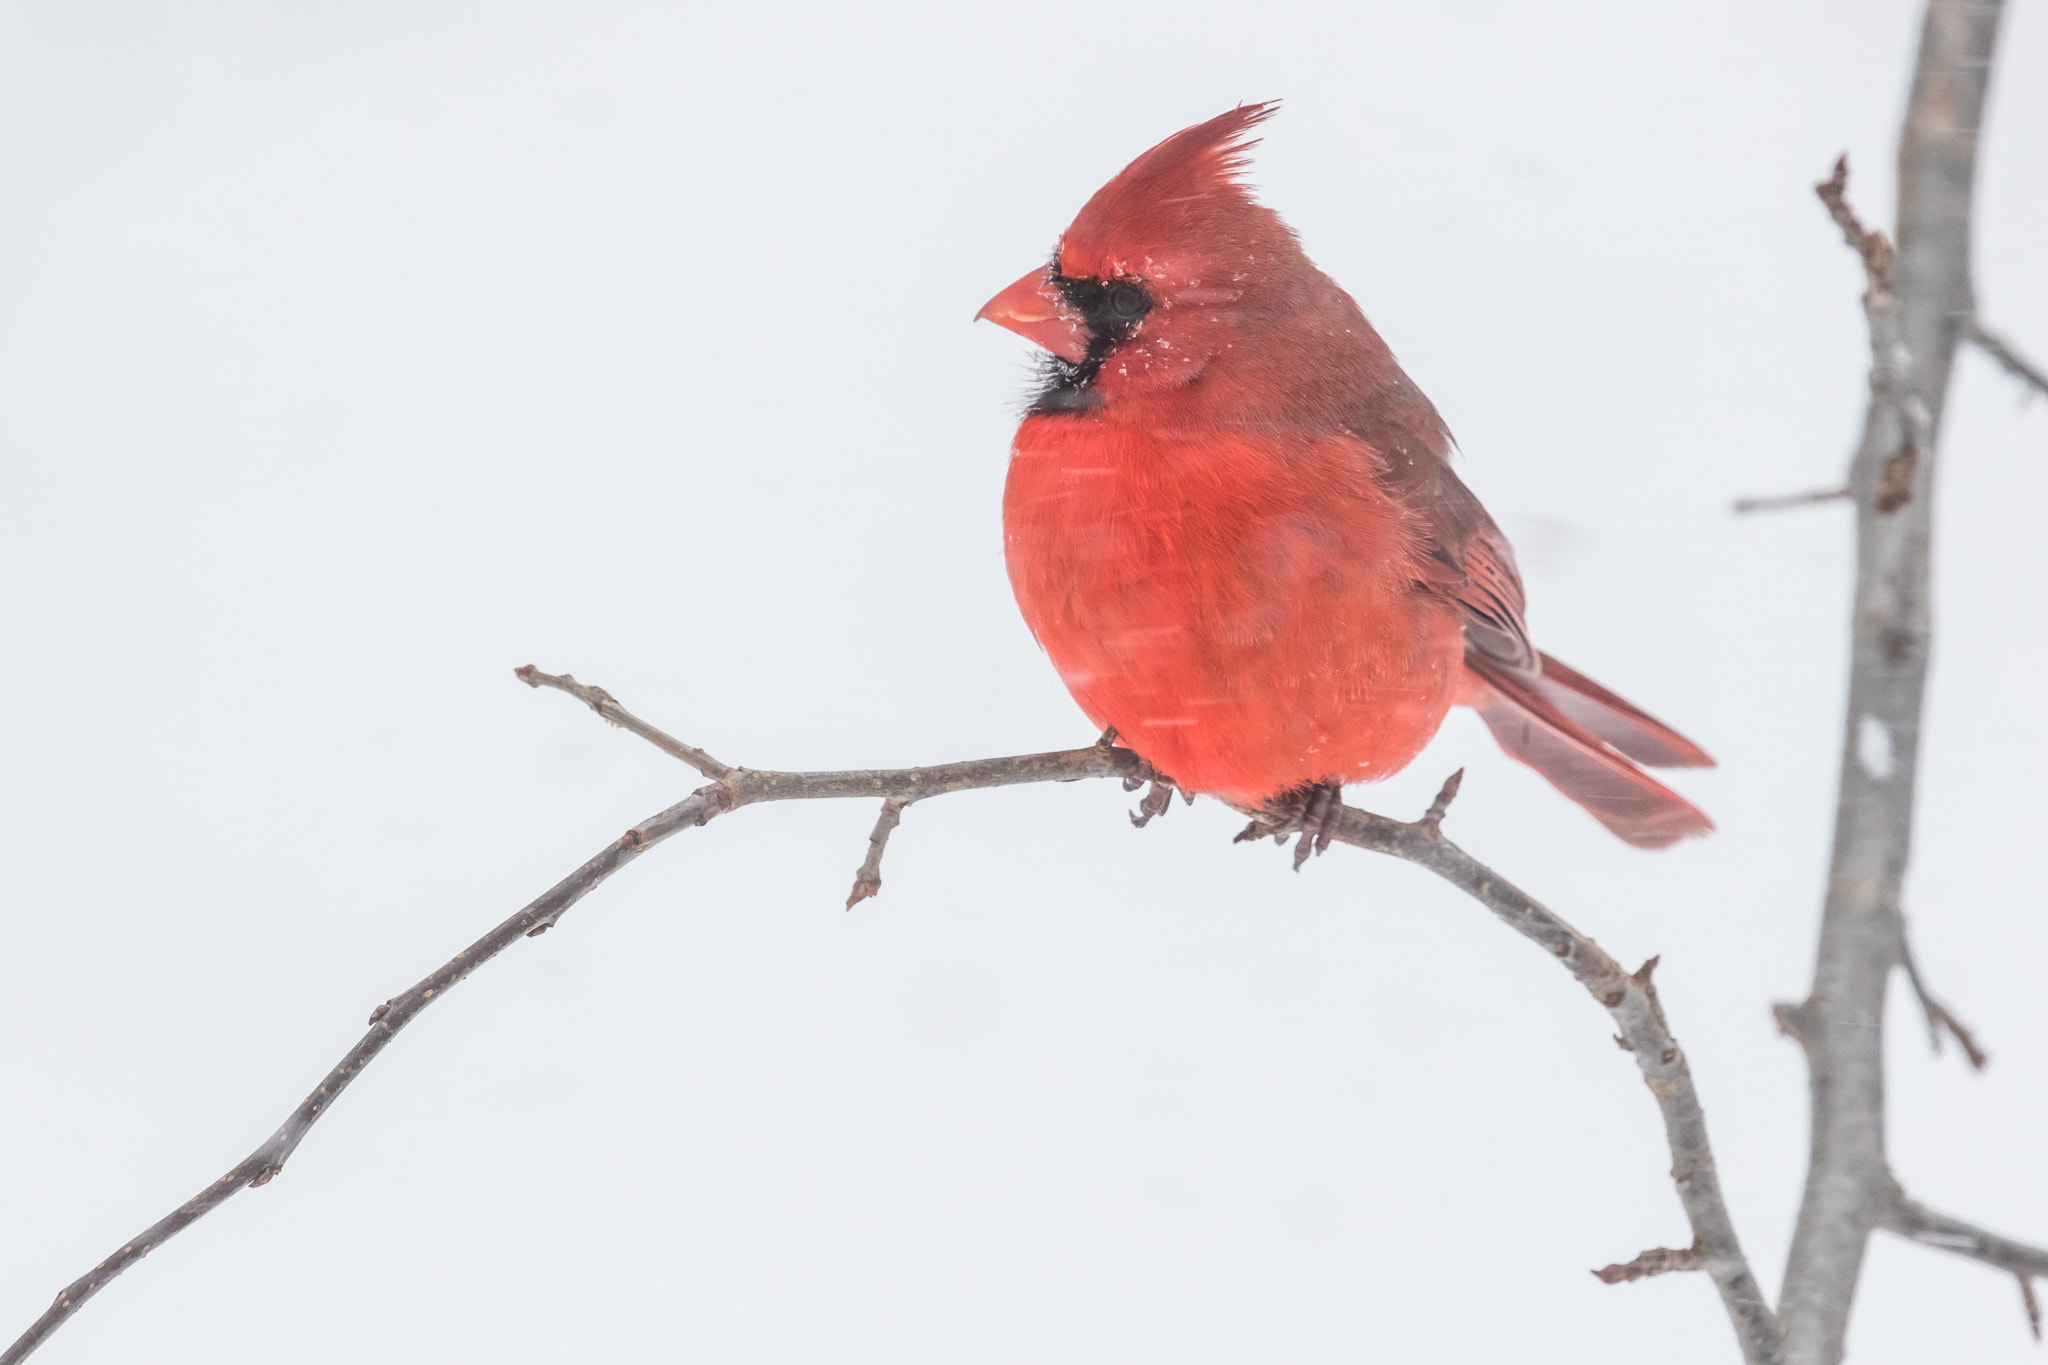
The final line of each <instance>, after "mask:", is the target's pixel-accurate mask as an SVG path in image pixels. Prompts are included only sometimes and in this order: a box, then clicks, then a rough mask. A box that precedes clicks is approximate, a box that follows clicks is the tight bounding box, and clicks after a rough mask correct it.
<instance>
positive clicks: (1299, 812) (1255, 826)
mask: <svg viewBox="0 0 2048 1365" xmlns="http://www.w3.org/2000/svg"><path fill="white" fill-rule="evenodd" d="M1342 823H1344V784H1343V783H1341V782H1320V783H1317V784H1316V785H1315V786H1313V787H1297V788H1296V789H1295V790H1293V791H1291V792H1286V793H1284V794H1282V795H1280V796H1278V797H1275V798H1274V799H1273V800H1272V801H1270V802H1268V803H1267V805H1266V809H1264V810H1263V811H1260V812H1258V813H1257V814H1255V815H1253V816H1252V822H1251V823H1250V824H1249V825H1246V826H1245V827H1244V830H1243V832H1242V833H1240V834H1239V835H1238V836H1237V838H1236V839H1235V840H1233V841H1232V842H1234V843H1240V844H1241V843H1243V842H1245V841H1246V840H1247V839H1263V838H1264V837H1265V836H1267V835H1269V834H1270V835H1272V836H1273V842H1274V843H1276V844H1284V843H1286V842H1287V836H1288V835H1290V834H1293V833H1295V832H1297V831H1299V832H1300V835H1301V837H1300V838H1299V839H1298V840H1296V841H1295V845H1294V870H1295V871H1296V872H1299V871H1301V865H1302V864H1303V863H1305V862H1307V861H1308V860H1309V855H1310V854H1320V853H1322V851H1323V850H1324V849H1326V848H1328V847H1329V846H1330V841H1331V840H1332V839H1334V838H1336V837H1337V826H1338V825H1340V824H1342Z"/></svg>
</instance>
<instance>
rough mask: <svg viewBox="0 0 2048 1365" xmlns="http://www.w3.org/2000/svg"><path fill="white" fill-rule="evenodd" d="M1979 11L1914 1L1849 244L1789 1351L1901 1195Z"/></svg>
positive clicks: (1828, 1309)
mask: <svg viewBox="0 0 2048 1365" xmlns="http://www.w3.org/2000/svg"><path fill="white" fill-rule="evenodd" d="M1998 21H1999V5H1998V4H1997V3H1995V0H1994V2H1993V3H1978V2H1975V0H1932V3H1930V4H1929V5H1928V8H1927V17H1926V22H1925V26H1924V28H1923V29H1922V32H1921V38H1920V55H1919V61H1918V65H1917V68H1916V70H1915V73H1914V78H1913V91H1912V97H1911V100H1910V102H1909V104H1908V107H1907V111H1906V121H1905V128H1904V131H1903V132H1902V134H1901V136H1900V140H1899V210H1898V253H1897V258H1896V261H1890V260H1884V261H1873V259H1872V254H1871V252H1870V251H1869V250H1866V251H1865V261H1866V264H1867V265H1870V266H1871V288H1870V293H1869V294H1868V295H1867V296H1866V299H1865V307H1866V310H1867V311H1868V313H1869V316H1870V336H1871V349H1872V360H1873V364H1872V369H1871V396H1870V407H1869V412H1868V415H1867V416H1866V418H1865V421H1864V429H1863V440H1862V444H1861V446H1860V447H1859V448H1858V450H1857V452H1856V458H1855V463H1854V465H1853V466H1852V468H1851V471H1850V478H1849V487H1850V491H1851V493H1852V495H1853V497H1854V498H1855V502H1856V524H1857V536H1856V549H1857V567H1856V595H1855V615H1854V619H1853V624H1852V631H1853V635H1852V644H1851V653H1850V683H1849V709H1848V715H1847V717H1846V719H1845V725H1844V735H1843V745H1842V778H1841V792H1840V801H1839V806H1838V811H1837V815H1836V822H1835V846H1834V859H1833V865H1832V869H1831V872H1830V875H1829V878H1828V890H1827V904H1826V908H1825V910H1824V912H1823V916H1822V920H1821V936H1820V949H1819V955H1818V960H1817V962H1816V964H1815V968H1814V978H1813V992H1812V994H1811V995H1810V996H1809V997H1808V999H1807V1001H1806V1003H1805V1004H1804V1005H1803V1006H1800V1007H1799V1008H1798V1009H1796V1010H1791V1011H1788V1012H1787V1015H1788V1023H1789V1026H1790V1028H1791V1031H1792V1032H1793V1033H1794V1034H1795V1035H1796V1036H1797V1037H1798V1038H1799V1039H1800V1041H1801V1042H1802V1043H1803V1044H1804V1045H1805V1047H1806V1051H1807V1056H1808V1061H1809V1063H1810V1067H1811V1073H1812V1088H1813V1116H1812V1124H1813V1126H1812V1146H1811V1154H1810V1157H1809V1166H1808V1171H1807V1182H1806V1193H1805V1196H1804V1199H1803V1201H1802V1203H1801V1205H1800V1210H1799V1222H1798V1226H1797V1230H1796V1231H1795V1233H1794V1235H1793V1241H1792V1251H1791V1257H1790V1260H1789V1262H1788V1264H1787V1266H1786V1271H1785V1288H1784V1293H1783V1295H1782V1297H1781V1299H1780V1303H1779V1313H1780V1317H1781V1319H1782V1321H1783V1324H1784V1329H1785V1338H1786V1359H1787V1360H1788V1361H1789V1362H1792V1365H1833V1362H1835V1361H1838V1360H1840V1359H1841V1358H1842V1350H1843V1337H1844V1334H1845V1332H1846V1330H1847V1327H1848V1321H1849V1308H1850V1303H1851V1300H1852V1299H1853V1297H1854V1295H1855V1291H1856V1281H1857V1278H1858V1275H1859V1273H1860V1271H1861V1269H1862V1262H1863V1248H1864V1244H1865V1243H1866V1242H1867V1241H1868V1240H1869V1237H1870V1233H1871V1230H1872V1229H1873V1228H1875V1227H1878V1226H1880V1225H1882V1224H1883V1223H1884V1222H1885V1221H1886V1219H1887V1217H1888V1216H1889V1214H1890V1212H1891V1210H1892V1209H1893V1207H1894V1206H1895V1205H1896V1204H1897V1202H1898V1200H1899V1198H1900V1196H1899V1192H1898V1187H1897V1184H1896V1182H1895V1181H1894V1180H1893V1178H1892V1173H1891V1167H1890V1164H1889V1162H1888V1160H1887V1158H1886V1155H1885V1144H1884V1034H1883V1021H1884V998H1885V988H1886V985H1887V983H1888V981H1889V979H1890V976H1891V971H1892V968H1893V967H1894V966H1898V965H1900V964H1901V958H1902V955H1903V951H1902V945H1903V941H1904V939H1903V932H1904V931H1903V927H1902V920H1901V917H1900V910H1899V905H1900V888H1901V885H1902V883H1903V882H1904V879H1905V874H1906V864H1907V856H1908V852H1909V849H1910V846H1911V838H1912V821H1913V788H1914V777H1915V773H1916V768H1917V764H1918V759H1919V747H1920V710H1921V699H1922V696H1923V694H1924V692H1925V689H1926V679H1927V660H1928V650H1929V642H1930V637H1931V629H1932V613H1931V602H1930V596H1931V594H1930V584H1929V539H1930V534H1931V530H1932V520H1933V498H1932V496H1931V495H1932V492H1933V488H1934V464H1935V461H1934V456H1935V450H1936V439H1937V437H1938V435H1939V433H1940V429H1941V412H1942V403H1943V400H1944V398H1945V397H1946V396H1947V393H1948V384H1949V372H1950V370H1951V368H1952V367H1953V363H1954V360H1955V352H1956V346H1957V344H1958V342H1960V341H1961V340H1963V339H1965V338H1966V337H1967V336H1968V335H1969V334H1970V328H1971V325H1972V314H1973V299H1972V296H1971V287H1970V195H1971V189H1972V184H1973V181H1974V179H1975V176H1976V166H1977V145H1978V128H1979V124H1980V120H1981V118H1982V114H1983V109H1984V93H1985V87H1986V84H1987V82H1988V79H1989V76H1990V71H1991V54H1992V48H1993V45H1994V43H1995V42H1996V40H1997V35H1998ZM1839 216H1840V215H1839V214H1838V217H1839ZM1872 236H1875V234H1872ZM1886 255H1889V253H1888V252H1887V253H1886ZM1880 267H1882V268H1880ZM1887 277H1888V278H1887Z"/></svg>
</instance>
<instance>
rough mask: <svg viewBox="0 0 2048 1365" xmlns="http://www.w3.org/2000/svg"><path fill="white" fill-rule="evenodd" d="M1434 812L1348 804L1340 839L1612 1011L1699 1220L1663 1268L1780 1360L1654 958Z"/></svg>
mask: <svg viewBox="0 0 2048 1365" xmlns="http://www.w3.org/2000/svg"><path fill="white" fill-rule="evenodd" d="M1451 790H1452V791H1455V788H1452V789H1451ZM1438 802H1439V803H1441V804H1442V805H1447V804H1448V799H1447V797H1444V796H1440V797H1439V798H1438ZM1430 814H1431V815H1434V816H1435V817H1436V819H1435V820H1434V821H1432V820H1430V819H1429V817H1428V816H1425V817H1424V819H1422V820H1417V821H1416V822H1415V823H1413V824H1403V823H1401V822H1400V821H1398V820H1389V819H1387V818H1386V817H1385V816H1382V815H1373V814H1370V813H1368V812H1365V811H1361V810H1356V809H1353V808H1351V807H1346V808H1345V809H1344V812H1343V815H1342V818H1341V819H1340V820H1339V822H1338V824H1337V827H1336V835H1335V837H1336V841H1337V842H1338V843H1344V844H1351V845H1353V846H1354V847H1357V848H1365V849H1371V850H1372V851H1373V852H1375V853H1385V854H1389V855H1391V856H1393V857H1396V858H1401V859H1403V860H1405V861H1407V862H1411V863H1414V864H1416V865H1417V866H1419V867H1423V868H1427V869H1428V870H1429V871H1431V872H1434V873H1435V874H1436V875H1437V876H1439V877H1442V878H1443V879H1444V880H1445V881H1447V882H1449V883H1450V884H1451V885H1453V886H1455V887H1457V888H1458V889H1459V890H1461V891H1463V892H1465V893H1466V894H1467V895H1469V896H1471V897H1472V898H1473V899H1474V900H1476V901H1478V902H1479V903H1480V904H1481V905H1484V906H1485V907H1486V908H1487V909H1489V910H1491V911H1492V912H1493V913H1494V916H1495V918H1497V919H1499V920H1500V921H1501V922H1502V923H1503V924H1505V925H1507V926H1508V927H1509V928H1510V929H1513V930H1514V931H1515V932H1516V933H1518V934H1520V935H1521V936H1522V937H1524V938H1526V939H1528V940H1529V941H1530V942H1532V943H1534V944H1536V945H1537V946H1538V947H1540V948H1542V949H1543V950H1544V951H1546V952H1548V953H1549V954H1550V955H1551V956H1552V957H1555V958H1556V959H1558V961H1559V962H1561V963H1562V964H1563V965H1564V968H1565V970H1566V971H1569V972H1570V973H1571V974H1572V975H1573V976H1574V977H1576V978H1577V979H1578V982H1579V984H1580V985H1581V986H1583V987H1585V988H1586V993H1587V994H1589V995H1591V996H1592V997H1593V998H1594V999H1595V1000H1596V1001H1598V1002H1599V1003H1600V1006H1601V1008H1603V1009H1605V1010H1606V1011H1607V1012H1608V1014H1609V1015H1610V1016H1611V1017H1612V1018H1613V1020H1614V1022H1615V1025H1616V1026H1617V1027H1618V1028H1619V1029H1620V1039H1621V1041H1622V1045H1623V1046H1624V1047H1625V1048H1626V1049H1627V1050H1628V1051H1629V1052H1630V1053H1631V1054H1633V1055H1634V1057H1635V1062H1636V1066H1637V1067H1638V1068H1640V1069H1641V1071H1642V1073H1643V1081H1644V1083H1645V1084H1646V1085H1648V1086H1649V1087H1650V1093H1651V1095H1653V1096H1655V1097H1656V1101H1657V1108H1658V1110H1659V1111H1660V1112H1661V1113H1662V1114H1663V1117H1664V1136H1665V1140H1666V1142H1667V1143H1668V1144H1669V1146H1670V1148H1671V1178H1672V1180H1673V1182H1674V1183H1675V1184H1676V1185H1677V1186H1678V1198H1679V1202H1680V1203H1681V1204H1682V1205H1683V1206H1684V1208H1685V1216H1686V1219H1687V1221H1688V1222H1689V1223H1691V1225H1692V1231H1693V1251H1692V1252H1690V1253H1685V1254H1686V1255H1688V1256H1692V1257H1695V1258H1696V1259H1695V1260H1694V1261H1693V1263H1692V1264H1688V1265H1683V1266H1681V1265H1676V1264H1672V1265H1666V1266H1665V1267H1664V1269H1666V1270H1678V1269H1691V1268H1694V1267H1695V1266H1696V1267H1697V1268H1698V1269H1701V1270H1704V1271H1706V1272H1707V1276H1708V1278H1710V1279H1711V1280H1713V1282H1714V1288H1715V1289H1717V1290H1719V1291H1720V1294H1721V1304H1722V1307H1723V1308H1725V1309H1726V1310H1727V1313H1728V1319H1729V1321H1730V1322H1731V1323H1732V1324H1733V1325H1734V1327H1735V1336H1736V1340H1737V1341H1738V1342H1739V1343H1740V1345H1741V1347H1742V1357H1743V1359H1744V1360H1745V1361H1747V1362H1749V1365H1776V1362H1778V1361H1781V1360H1783V1359H1784V1338H1783V1336H1782V1334H1781V1332H1780V1329H1779V1325H1778V1320H1777V1318H1776V1316H1775V1315H1774V1314H1773V1313H1772V1312H1771V1308H1770V1305H1769V1303H1767V1302H1766V1301H1765V1299H1764V1296H1763V1290H1762V1289H1761V1288H1760V1287H1759V1286H1758V1284H1757V1281H1756V1276H1755V1275H1754V1274H1752V1273H1751V1271H1750V1268H1749V1261H1748V1259H1747V1258H1746V1257H1745V1256H1744V1255H1743V1252H1742V1243H1741V1239H1740V1238H1738V1237H1737V1236H1736V1233H1735V1223H1734V1219H1733V1218H1732V1217H1730V1215H1729V1213H1728V1205H1727V1203H1726V1201H1725V1200H1724V1199H1723V1197H1722V1194H1721V1178H1720V1174H1719V1172H1718V1171H1717V1169H1716V1168H1715V1165H1714V1152H1713V1148H1712V1146H1711V1144H1709V1142H1708V1140H1707V1118H1706V1112H1705V1111H1704V1110H1703V1109H1702V1108H1701V1106H1700V1099H1699V1093H1698V1091H1697V1090H1696V1089H1695V1088H1694V1087H1693V1080H1692V1068H1691V1067H1690V1066H1689V1065H1688V1064H1687V1063H1686V1060H1685V1053H1684V1051H1683V1050H1682V1049H1680V1047H1679V1046H1678V1042H1677V1040H1676V1039H1675V1038H1673V1037H1672V1036H1671V1030H1670V1027H1669V1026H1668V1025H1667V1024H1666V1023H1665V1020H1664V1011H1663V1008H1662V1007H1661V1006H1660V1005H1659V1004H1658V1002H1657V992H1656V988H1655V987H1654V986H1652V985H1651V984H1650V973H1651V971H1652V970H1653V969H1654V968H1655V967H1656V965H1657V960H1656V959H1655V958H1652V959H1650V961H1648V962H1646V963H1644V964H1643V966H1642V967H1641V968H1640V969H1639V970H1638V971H1636V972H1633V973H1630V972H1625V971H1623V970H1622V969H1621V964H1620V963H1618V962H1616V961H1615V960H1614V959H1613V958H1611V957H1609V956H1608V955H1607V953H1606V952H1605V951H1604V950H1603V949H1602V948H1601V947H1600V945H1599V944H1597V943H1595V942H1594V941H1593V940H1592V939H1590V938H1588V937H1586V936H1585V935H1584V934H1581V933H1580V932H1579V931H1578V930H1576V929H1574V928H1573V927H1572V926H1571V925H1569V924H1567V923H1566V922H1565V921H1564V920H1563V919H1561V918H1559V917H1558V916H1557V915H1555V914H1553V913H1552V912H1551V911H1550V910H1548V909H1546V908H1545V907H1544V906H1543V905H1541V904H1540V903H1539V902H1537V901H1536V900H1535V899H1534V898H1533V897H1531V896H1530V895H1529V894H1528V893H1527V892H1525V891H1523V890H1521V889H1520V888H1519V887H1516V886H1514V885H1512V884H1510V883H1509V882H1507V881H1505V880H1503V879H1502V878H1501V877H1500V876H1499V875H1498V874H1496V873H1495V872H1493V870H1492V869H1490V868H1488V867H1486V866H1485V865H1484V864H1482V863H1480V862H1479V861H1478V860H1476V859H1475V858H1473V857H1472V855H1471V854H1469V853H1467V852H1465V850H1463V849H1461V848H1459V847H1458V846H1457V845H1456V844H1454V843H1452V842H1451V841H1450V840H1448V839H1446V838H1444V837H1443V835H1442V834H1441V833H1440V832H1439V830H1438V827H1437V823H1438V822H1440V821H1441V820H1442V818H1443V812H1442V809H1441V808H1440V806H1439V805H1432V806H1431V807H1430ZM1670 1254H1671V1255H1678V1254H1680V1253H1670ZM1640 1259H1641V1258H1640V1257H1639V1258H1638V1260H1640ZM1595 1273H1596V1274H1598V1273H1599V1272H1595ZM1602 1278H1605V1277H1604V1276H1603V1277H1602ZM1624 1278H1635V1277H1633V1276H1629V1277H1624ZM1612 1282H1613V1281H1610V1283H1612Z"/></svg>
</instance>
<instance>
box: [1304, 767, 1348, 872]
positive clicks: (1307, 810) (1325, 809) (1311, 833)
mask: <svg viewBox="0 0 2048 1365" xmlns="http://www.w3.org/2000/svg"><path fill="white" fill-rule="evenodd" d="M1343 820H1344V787H1343V784H1342V783H1338V782H1325V783H1323V784H1322V785H1321V786H1319V787H1313V788H1311V789H1310V790H1309V791H1308V793H1307V794H1306V795H1305V797H1304V798H1303V802H1302V812H1301V838H1300V839H1299V840H1297V841H1296V842H1295V845H1294V870H1295V871H1296V872H1299V871H1301V865H1302V864H1303V863H1305V862H1307V861H1308V857H1309V854H1311V853H1313V854H1315V855H1317V856H1318V857H1320V856H1321V855H1322V852H1323V850H1324V849H1326V848H1328V847H1329V846H1330V840H1332V839H1334V838H1336V837H1337V826H1338V825H1339V824H1341V823H1342V822H1343Z"/></svg>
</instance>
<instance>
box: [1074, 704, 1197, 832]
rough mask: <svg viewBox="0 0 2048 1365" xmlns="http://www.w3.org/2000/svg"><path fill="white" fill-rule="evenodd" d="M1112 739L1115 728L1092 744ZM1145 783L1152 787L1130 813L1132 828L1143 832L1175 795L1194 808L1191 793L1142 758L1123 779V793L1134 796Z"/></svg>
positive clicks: (1169, 807)
mask: <svg viewBox="0 0 2048 1365" xmlns="http://www.w3.org/2000/svg"><path fill="white" fill-rule="evenodd" d="M1115 738H1116V727H1115V726H1111V727H1110V728H1109V729H1107V730H1105V731H1103V732H1102V738H1101V739H1100V740H1098V741H1096V742H1097V743H1099V744H1107V743H1108V742H1110V741H1111V740H1114V739H1115ZM1134 756H1135V755H1134ZM1148 782H1149V783H1151V784H1152V789H1151V790H1150V791H1148V792H1146V793H1145V796H1144V799H1143V800H1141V801H1139V802H1138V808H1137V809H1136V810H1134V811H1132V812H1131V824H1132V825H1133V826H1134V827H1135V828H1138V829H1143V828H1145V826H1147V825H1149V824H1151V823H1152V821H1153V820H1155V819H1156V818H1158V817H1159V816H1162V815H1164V814H1166V812H1167V811H1168V810H1169V809H1171V808H1172V806H1173V794H1174V793H1175V792H1176V791H1178V792H1180V794H1181V796H1182V797H1183V798H1185V799H1186V801H1187V803H1188V804H1189V805H1190V806H1192V805H1194V804H1195V794H1194V793H1193V792H1191V791H1187V790H1185V789H1183V788H1182V787H1180V786H1179V785H1178V784H1177V783H1175V782H1174V780H1173V779H1172V778H1170V777H1168V776H1167V775H1166V774H1165V773H1163V772H1160V771H1159V769H1157V768H1155V767H1153V766H1152V765H1151V764H1150V763H1149V762H1147V761H1146V760H1145V759H1144V758H1143V757H1138V762H1137V766H1136V767H1134V768H1132V769H1131V770H1130V772H1128V773H1126V774H1125V775H1124V790H1125V791H1127V792H1134V791H1136V790H1137V789H1138V788H1140V787H1142V786H1144V785H1145V784H1146V783H1148Z"/></svg>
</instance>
